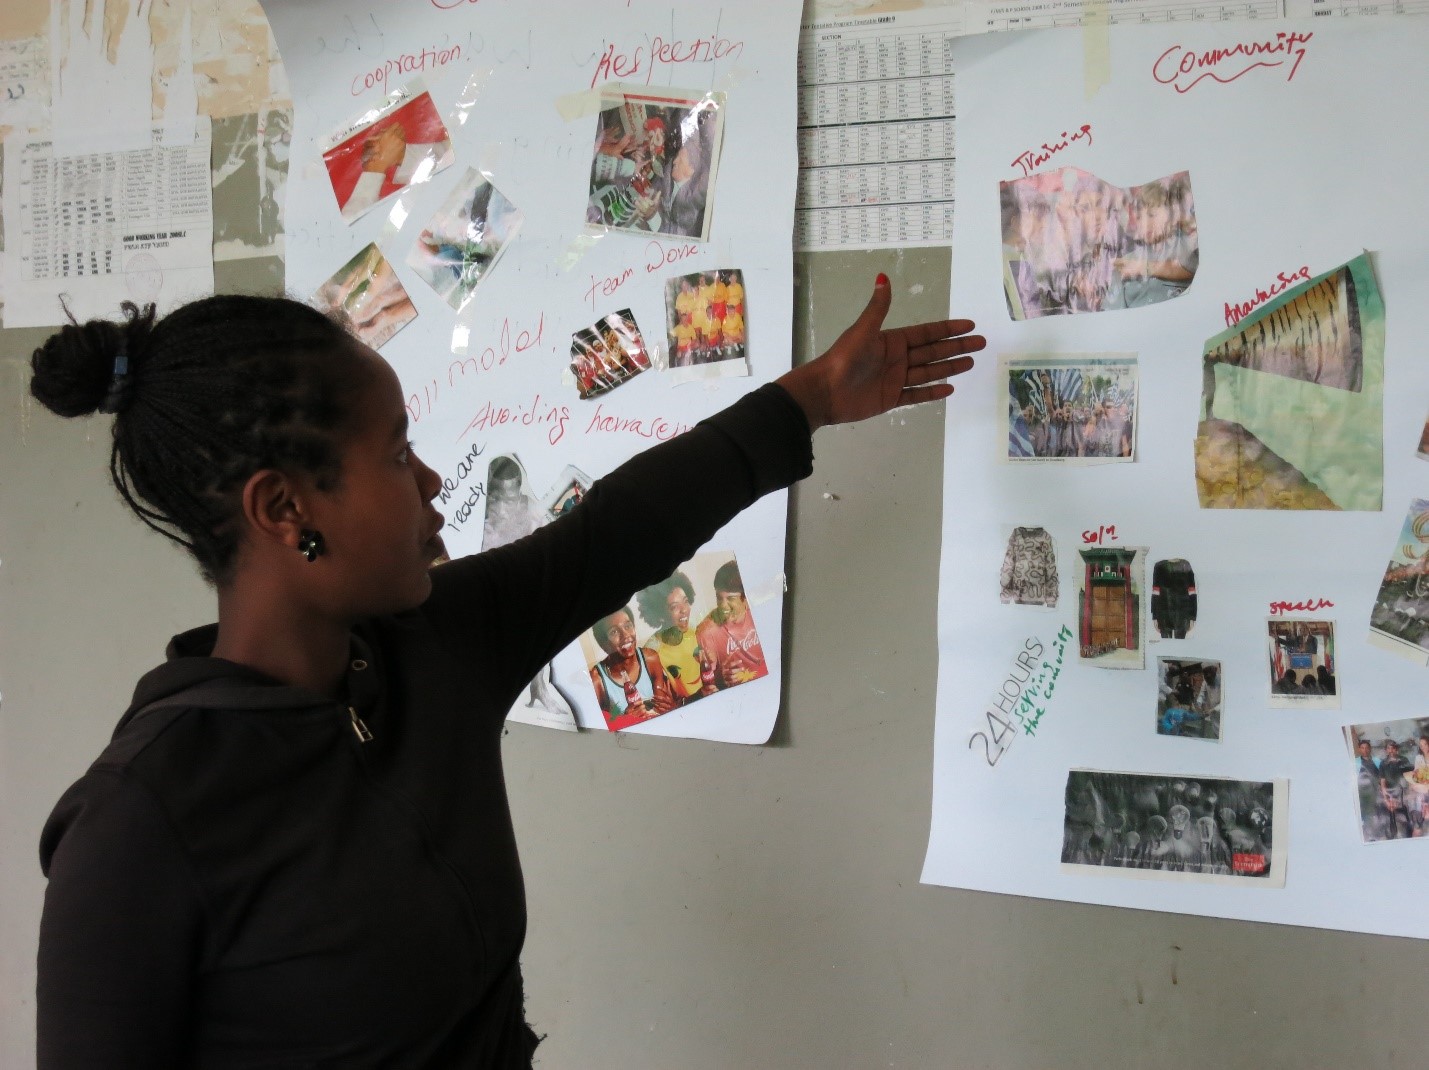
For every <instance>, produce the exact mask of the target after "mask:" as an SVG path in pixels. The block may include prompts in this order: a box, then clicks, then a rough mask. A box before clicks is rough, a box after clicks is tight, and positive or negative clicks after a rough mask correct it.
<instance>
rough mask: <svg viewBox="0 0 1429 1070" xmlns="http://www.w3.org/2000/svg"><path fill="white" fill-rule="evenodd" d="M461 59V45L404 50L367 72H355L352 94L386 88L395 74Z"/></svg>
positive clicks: (409, 72) (438, 65)
mask: <svg viewBox="0 0 1429 1070" xmlns="http://www.w3.org/2000/svg"><path fill="white" fill-rule="evenodd" d="M457 59H461V45H456V44H454V45H450V46H449V47H447V48H436V47H433V48H423V49H422V50H421V51H420V52H403V53H402V54H401V55H400V56H394V57H392V58H391V59H387V60H385V61H383V63H382V66H380V67H374V68H373V69H372V70H370V71H368V72H367V73H366V74H355V75H353V76H352V95H353V96H355V97H357V96H361V95H362V94H363V93H365V92H366V91H367V90H369V89H376V88H378V87H379V86H380V87H382V88H386V86H387V83H388V81H389V80H390V79H391V77H392V75H394V74H415V73H416V72H418V71H426V70H435V69H436V68H437V67H445V66H446V65H447V64H448V63H450V62H452V61H453V60H457Z"/></svg>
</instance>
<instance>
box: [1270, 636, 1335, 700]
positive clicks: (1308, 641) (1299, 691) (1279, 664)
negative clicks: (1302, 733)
mask: <svg viewBox="0 0 1429 1070" xmlns="http://www.w3.org/2000/svg"><path fill="white" fill-rule="evenodd" d="M1269 633H1270V634H1269V642H1270V647H1269V649H1270V705H1271V706H1274V707H1279V708H1281V709H1285V708H1291V707H1298V708H1301V709H1323V710H1337V709H1339V708H1340V696H1339V685H1338V683H1337V682H1336V680H1335V624H1334V622H1333V621H1328V620H1293V619H1291V620H1286V619H1272V620H1271V621H1270V622H1269Z"/></svg>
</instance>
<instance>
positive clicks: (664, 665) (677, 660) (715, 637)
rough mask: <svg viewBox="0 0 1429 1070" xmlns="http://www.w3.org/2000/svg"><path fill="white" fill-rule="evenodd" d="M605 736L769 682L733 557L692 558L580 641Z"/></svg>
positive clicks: (720, 554) (725, 554)
mask: <svg viewBox="0 0 1429 1070" xmlns="http://www.w3.org/2000/svg"><path fill="white" fill-rule="evenodd" d="M580 641H581V649H582V650H583V651H584V653H585V657H586V664H587V666H588V667H589V669H590V681H591V686H592V687H593V688H594V689H595V697H596V702H597V704H598V705H599V706H600V710H601V713H602V715H603V716H604V718H605V723H606V727H607V728H609V729H610V730H611V731H618V730H620V729H622V728H629V727H630V726H631V725H636V724H640V723H641V722H642V721H648V720H650V719H651V718H652V717H659V716H660V715H661V714H665V713H669V712H670V711H671V710H676V709H679V708H681V707H683V706H687V705H689V704H690V703H692V702H697V701H699V700H700V699H702V698H705V697H707V696H709V695H715V694H718V693H719V692H720V691H723V690H726V689H728V688H731V687H737V686H738V685H740V684H744V683H748V682H749V681H751V680H757V679H759V678H760V677H762V676H767V675H768V674H769V669H768V667H767V666H766V665H765V662H764V649H763V647H762V646H761V644H760V642H759V633H758V631H757V630H756V629H755V626H754V614H753V611H752V610H751V608H750V605H749V600H748V598H747V597H746V595H745V591H744V580H743V578H742V577H741V576H740V573H739V565H738V563H737V562H736V561H735V559H734V556H733V555H732V554H730V553H728V552H725V551H711V552H708V553H702V554H698V555H696V556H695V557H694V558H692V559H691V560H689V561H687V562H686V563H685V564H683V565H681V566H680V568H679V569H677V570H676V571H675V572H674V573H672V574H671V575H670V576H669V577H668V578H666V579H664V580H662V581H661V582H659V583H657V584H654V585H652V586H650V587H647V588H645V589H644V590H642V591H640V592H639V593H637V594H636V596H635V599H634V602H633V604H631V605H626V606H623V607H621V608H619V609H617V610H615V611H614V612H612V613H609V614H607V615H606V616H604V617H602V618H601V619H600V620H598V621H597V622H596V623H595V626H594V627H592V628H591V629H590V630H589V631H588V632H585V633H584V634H582V635H581V640H580Z"/></svg>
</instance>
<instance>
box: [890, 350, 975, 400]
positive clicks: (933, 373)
mask: <svg viewBox="0 0 1429 1070" xmlns="http://www.w3.org/2000/svg"><path fill="white" fill-rule="evenodd" d="M972 366H973V359H972V357H958V358H957V359H956V360H940V361H938V362H937V363H935V364H914V365H912V366H911V367H909V369H908V374H907V376H906V382H905V389H906V388H907V387H913V386H923V385H924V384H925V383H933V382H937V381H938V380H939V379H951V378H952V377H953V376H954V375H962V374H963V372H965V371H968V370H969V369H971V368H972ZM949 393H951V388H950V389H949Z"/></svg>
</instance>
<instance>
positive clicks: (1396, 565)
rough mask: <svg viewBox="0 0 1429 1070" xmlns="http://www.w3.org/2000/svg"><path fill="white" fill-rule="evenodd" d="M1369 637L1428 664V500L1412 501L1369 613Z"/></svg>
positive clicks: (1380, 644) (1399, 652) (1379, 643)
mask: <svg viewBox="0 0 1429 1070" xmlns="http://www.w3.org/2000/svg"><path fill="white" fill-rule="evenodd" d="M1369 627H1370V640H1371V641H1372V642H1374V643H1375V645H1376V646H1380V647H1383V648H1385V649H1387V650H1392V651H1394V652H1395V653H1396V654H1401V655H1403V656H1405V657H1408V658H1411V659H1412V660H1414V661H1417V662H1419V664H1421V665H1423V664H1426V663H1429V501H1425V500H1424V499H1422V498H1415V499H1414V500H1413V501H1411V502H1410V503H1409V509H1408V511H1407V512H1406V513H1405V515H1404V523H1403V525H1402V526H1401V527H1400V529H1399V539H1398V540H1397V541H1396V542H1395V546H1394V552H1393V553H1392V554H1391V555H1390V558H1389V565H1388V566H1387V567H1386V568H1385V570H1384V579H1383V580H1381V581H1380V585H1379V591H1378V593H1377V594H1376V595H1375V597H1374V608H1372V609H1371V610H1370V614H1369Z"/></svg>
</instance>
